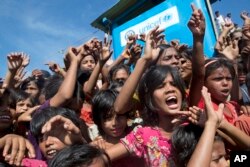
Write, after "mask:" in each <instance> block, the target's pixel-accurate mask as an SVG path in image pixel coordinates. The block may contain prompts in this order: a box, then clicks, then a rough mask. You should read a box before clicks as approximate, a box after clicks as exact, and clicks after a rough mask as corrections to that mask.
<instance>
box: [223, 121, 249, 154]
mask: <svg viewBox="0 0 250 167" xmlns="http://www.w3.org/2000/svg"><path fill="white" fill-rule="evenodd" d="M219 130H221V131H222V132H223V133H225V134H226V135H228V136H229V137H230V138H231V139H233V141H234V142H236V144H237V145H238V146H240V148H241V149H244V150H249V149H250V137H249V136H248V135H247V134H245V133H244V132H242V131H241V130H240V129H238V128H236V127H235V126H233V125H232V124H230V123H228V122H227V121H226V120H223V121H222V122H221V125H220V128H219Z"/></svg>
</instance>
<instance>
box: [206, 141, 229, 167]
mask: <svg viewBox="0 0 250 167" xmlns="http://www.w3.org/2000/svg"><path fill="white" fill-rule="evenodd" d="M225 156H226V151H225V145H224V143H223V142H222V141H215V142H214V144H213V151H212V160H211V163H210V167H229V164H228V162H227V160H226V159H225Z"/></svg>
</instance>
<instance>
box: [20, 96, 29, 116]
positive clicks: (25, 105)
mask: <svg viewBox="0 0 250 167" xmlns="http://www.w3.org/2000/svg"><path fill="white" fill-rule="evenodd" d="M32 106H33V104H32V103H31V101H30V98H27V99H25V100H21V101H19V102H17V103H16V115H17V116H20V115H21V114H22V113H24V112H26V111H28V110H29V109H30V108H31V107H32Z"/></svg>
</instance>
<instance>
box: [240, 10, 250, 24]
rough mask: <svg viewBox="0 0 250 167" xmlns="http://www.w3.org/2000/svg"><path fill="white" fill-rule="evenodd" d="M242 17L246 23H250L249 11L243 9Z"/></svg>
mask: <svg viewBox="0 0 250 167" xmlns="http://www.w3.org/2000/svg"><path fill="white" fill-rule="evenodd" d="M240 17H241V18H242V20H243V21H244V25H250V17H249V13H247V12H246V11H243V12H241V14H240Z"/></svg>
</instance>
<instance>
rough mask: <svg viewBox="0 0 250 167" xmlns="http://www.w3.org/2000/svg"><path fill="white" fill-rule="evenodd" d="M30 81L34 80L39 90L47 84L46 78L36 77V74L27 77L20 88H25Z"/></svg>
mask: <svg viewBox="0 0 250 167" xmlns="http://www.w3.org/2000/svg"><path fill="white" fill-rule="evenodd" d="M30 82H34V83H35V84H36V85H37V87H38V89H39V92H40V91H41V90H42V88H43V86H44V84H45V80H44V78H36V77H35V76H31V77H28V78H26V79H25V80H24V81H23V82H22V84H21V85H20V88H21V89H22V90H25V89H26V88H27V86H28V84H29V83H30Z"/></svg>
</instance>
